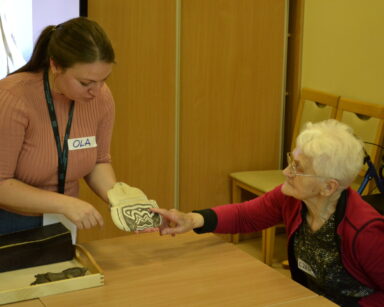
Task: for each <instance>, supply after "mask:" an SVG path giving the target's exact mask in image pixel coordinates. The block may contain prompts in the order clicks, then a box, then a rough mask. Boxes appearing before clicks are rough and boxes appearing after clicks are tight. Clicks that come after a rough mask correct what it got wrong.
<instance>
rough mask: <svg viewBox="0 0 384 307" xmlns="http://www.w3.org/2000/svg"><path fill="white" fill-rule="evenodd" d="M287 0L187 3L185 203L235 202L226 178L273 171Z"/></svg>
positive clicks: (182, 202)
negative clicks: (231, 198)
mask: <svg viewBox="0 0 384 307" xmlns="http://www.w3.org/2000/svg"><path fill="white" fill-rule="evenodd" d="M286 9H287V8H286V1H285V0H273V1H265V0H183V1H182V14H181V25H182V26H181V107H180V110H181V116H180V125H181V130H180V208H181V210H183V211H189V210H192V209H201V208H206V207H211V206H214V205H218V204H224V203H228V202H229V201H230V197H229V196H230V189H229V178H228V175H229V173H231V172H234V171H243V170H244V171H245V170H255V169H276V168H278V167H279V161H280V155H281V143H282V123H283V96H284V80H285V79H284V73H285V69H284V66H285V63H284V59H285V41H286V34H285V32H286Z"/></svg>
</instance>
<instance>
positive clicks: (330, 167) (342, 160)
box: [296, 119, 364, 188]
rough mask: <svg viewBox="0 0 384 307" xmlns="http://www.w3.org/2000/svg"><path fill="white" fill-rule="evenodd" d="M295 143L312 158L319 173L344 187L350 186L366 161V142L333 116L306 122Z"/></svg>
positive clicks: (313, 164) (314, 167)
mask: <svg viewBox="0 0 384 307" xmlns="http://www.w3.org/2000/svg"><path fill="white" fill-rule="evenodd" d="M296 146H297V147H298V148H300V149H301V151H302V152H303V154H304V155H305V156H307V157H309V158H311V159H312V167H313V170H314V171H315V173H316V175H318V176H324V177H331V178H335V179H337V180H338V181H339V182H340V185H341V187H344V188H345V187H347V186H349V185H350V184H351V183H352V182H353V181H354V180H355V178H356V176H357V175H358V174H359V172H360V170H361V168H362V166H363V163H364V149H363V147H364V145H363V143H362V141H361V140H359V139H358V138H356V137H355V135H354V134H353V129H352V128H351V127H349V126H348V125H346V124H344V123H341V122H339V121H337V120H334V119H329V120H325V121H321V122H318V123H311V122H309V123H307V124H306V126H305V128H304V130H302V131H301V133H300V134H299V135H298V137H297V139H296Z"/></svg>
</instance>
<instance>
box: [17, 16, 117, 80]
mask: <svg viewBox="0 0 384 307" xmlns="http://www.w3.org/2000/svg"><path fill="white" fill-rule="evenodd" d="M50 58H52V59H53V60H54V61H55V63H56V64H57V65H58V66H60V67H61V68H63V69H66V68H69V67H72V66H73V65H75V64H77V63H93V62H96V61H102V62H106V63H114V62H115V53H114V51H113V47H112V44H111V42H110V40H109V39H108V37H107V35H106V34H105V32H104V30H103V29H102V28H101V27H100V26H99V25H98V24H97V23H96V22H95V21H92V20H90V19H87V18H85V17H78V18H73V19H70V20H68V21H66V22H64V23H62V24H59V25H57V26H48V27H46V28H45V29H44V30H43V31H42V32H41V34H40V36H39V37H38V39H37V41H36V44H35V47H34V48H33V52H32V56H31V58H30V60H29V61H28V62H27V64H25V65H24V66H23V67H21V68H19V69H18V70H16V71H15V72H13V73H18V72H25V71H29V72H38V71H41V70H45V69H47V68H48V67H49V59H50Z"/></svg>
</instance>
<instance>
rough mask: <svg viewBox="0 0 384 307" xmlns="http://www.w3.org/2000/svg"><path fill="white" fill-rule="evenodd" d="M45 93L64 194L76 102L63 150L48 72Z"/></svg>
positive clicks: (60, 191)
mask: <svg viewBox="0 0 384 307" xmlns="http://www.w3.org/2000/svg"><path fill="white" fill-rule="evenodd" d="M44 93H45V100H46V101H47V106H48V111H49V117H50V119H51V126H52V130H53V134H54V136H55V141H56V147H57V155H58V158H59V159H58V164H59V167H58V176H57V177H58V192H59V193H62V194H64V188H65V177H66V175H67V165H68V138H69V133H70V132H71V126H72V118H73V111H74V107H75V103H74V101H71V106H70V108H69V112H68V122H67V128H66V129H65V135H64V143H63V149H61V144H60V134H59V126H58V123H57V117H56V112H55V106H54V105H53V100H52V94H51V90H50V88H49V80H48V70H46V71H45V72H44Z"/></svg>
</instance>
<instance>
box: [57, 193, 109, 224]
mask: <svg viewBox="0 0 384 307" xmlns="http://www.w3.org/2000/svg"><path fill="white" fill-rule="evenodd" d="M63 214H64V215H65V216H66V217H67V218H68V219H69V220H71V221H72V222H73V223H74V224H75V225H76V227H77V228H78V229H89V228H92V227H95V226H98V225H99V226H103V225H104V221H103V217H102V216H101V214H100V213H99V212H98V211H97V210H96V209H95V207H93V206H92V205H91V204H89V203H87V202H85V201H82V200H80V199H76V198H74V199H73V201H72V202H71V203H70V204H68V205H66V206H65V208H64V212H63Z"/></svg>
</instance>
